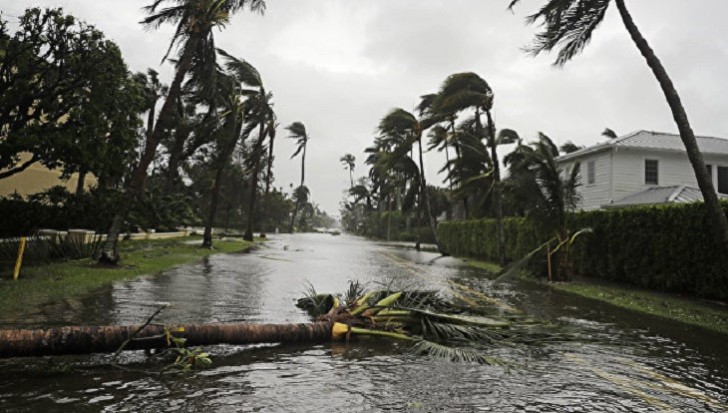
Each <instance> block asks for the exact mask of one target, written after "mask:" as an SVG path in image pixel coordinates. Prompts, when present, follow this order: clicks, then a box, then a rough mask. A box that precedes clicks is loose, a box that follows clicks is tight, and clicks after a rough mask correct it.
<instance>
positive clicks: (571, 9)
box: [509, 0, 610, 66]
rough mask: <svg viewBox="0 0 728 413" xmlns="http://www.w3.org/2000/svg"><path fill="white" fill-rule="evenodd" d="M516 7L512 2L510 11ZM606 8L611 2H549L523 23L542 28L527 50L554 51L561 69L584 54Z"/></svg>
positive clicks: (552, 0)
mask: <svg viewBox="0 0 728 413" xmlns="http://www.w3.org/2000/svg"><path fill="white" fill-rule="evenodd" d="M517 3H519V0H513V1H511V3H510V5H509V8H511V9H512V8H513V7H514V6H515V5H516V4H517ZM609 4H610V0H589V1H585V0H548V1H547V3H546V4H545V5H544V6H543V7H541V9H540V10H539V11H537V12H536V13H534V14H531V15H530V16H528V17H527V19H526V21H527V23H528V24H534V23H535V24H538V25H539V26H541V27H542V31H541V32H540V33H538V34H536V39H535V40H534V42H533V44H532V45H531V46H529V47H528V48H527V50H528V51H529V52H530V53H532V54H534V55H537V54H539V53H541V52H544V51H546V52H550V51H552V50H554V49H557V50H558V55H557V58H556V61H555V62H554V65H556V66H563V65H564V64H566V62H568V61H569V60H571V59H572V58H573V57H574V56H576V55H577V54H579V53H580V52H581V51H582V50H584V48H585V47H586V45H587V44H588V43H589V41H590V40H591V37H592V34H593V33H594V30H595V29H596V28H597V27H598V26H599V24H600V23H601V22H602V20H604V15H605V13H606V11H607V8H608V7H609Z"/></svg>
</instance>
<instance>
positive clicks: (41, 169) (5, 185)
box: [0, 154, 96, 197]
mask: <svg viewBox="0 0 728 413" xmlns="http://www.w3.org/2000/svg"><path fill="white" fill-rule="evenodd" d="M28 159H30V154H24V155H23V156H22V157H21V161H20V162H21V163H22V162H25V161H27V160H28ZM77 184H78V174H73V175H71V177H70V178H69V179H67V180H63V179H61V171H60V170H59V169H53V170H51V169H48V168H46V167H45V166H43V165H41V163H40V162H36V163H34V164H33V165H31V166H29V167H28V169H26V170H24V171H23V172H20V173H17V174H15V175H12V176H9V177H7V178H5V179H0V196H3V197H4V196H9V195H12V194H13V193H16V192H17V193H18V194H20V195H22V196H27V195H31V194H35V193H38V192H43V191H45V190H46V189H49V188H51V187H54V186H57V185H61V186H64V187H65V188H67V189H68V190H69V191H71V192H74V191H75V190H76V185H77ZM95 184H96V178H95V177H94V176H92V175H91V174H88V175H86V180H85V181H84V188H86V189H88V188H89V187H91V186H93V185H95Z"/></svg>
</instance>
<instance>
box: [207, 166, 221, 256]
mask: <svg viewBox="0 0 728 413" xmlns="http://www.w3.org/2000/svg"><path fill="white" fill-rule="evenodd" d="M225 165H226V164H225V163H221V165H220V166H218V168H217V172H216V173H215V183H214V184H213V185H212V193H211V194H210V210H209V211H208V214H207V223H206V224H205V232H204V234H203V235H202V248H212V227H213V226H214V225H215V215H217V204H218V202H219V199H220V183H221V181H222V174H223V171H224V170H225Z"/></svg>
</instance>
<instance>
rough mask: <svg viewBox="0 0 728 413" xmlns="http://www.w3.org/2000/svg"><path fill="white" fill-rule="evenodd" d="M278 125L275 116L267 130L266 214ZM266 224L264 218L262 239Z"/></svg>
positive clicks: (261, 223)
mask: <svg viewBox="0 0 728 413" xmlns="http://www.w3.org/2000/svg"><path fill="white" fill-rule="evenodd" d="M276 128H278V123H276V119H275V114H274V115H273V117H272V118H271V119H268V127H267V128H266V136H267V137H268V169H267V171H266V173H265V193H264V194H263V205H262V208H261V210H262V211H264V212H266V211H267V209H266V206H267V204H268V197H270V186H271V184H272V183H273V159H274V158H273V144H274V143H275V140H276ZM265 222H266V217H263V218H262V219H261V221H260V237H261V238H265V227H266V225H265Z"/></svg>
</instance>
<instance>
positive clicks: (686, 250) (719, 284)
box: [438, 203, 728, 300]
mask: <svg viewBox="0 0 728 413" xmlns="http://www.w3.org/2000/svg"><path fill="white" fill-rule="evenodd" d="M723 208H724V210H725V211H726V213H727V214H728V203H724V204H723ZM504 225H505V232H506V256H507V259H508V260H510V261H513V260H516V259H518V258H520V257H523V256H524V255H526V254H527V253H528V252H529V251H531V250H533V249H534V248H536V247H537V246H538V245H540V244H541V243H542V242H544V241H545V240H547V239H548V238H549V234H545V233H544V232H543V230H541V229H539V228H538V225H537V223H533V222H531V221H529V220H526V219H524V218H507V219H506V220H505V223H504ZM569 226H570V228H571V229H572V230H578V229H580V228H585V227H589V228H592V230H593V233H592V234H587V235H584V236H583V237H581V238H580V239H579V240H578V241H577V242H576V244H575V246H574V249H573V252H572V258H573V260H574V268H575V270H576V272H577V273H578V274H581V275H585V276H590V277H598V278H603V279H607V280H614V281H620V282H625V283H630V284H633V285H637V286H640V287H645V288H649V289H654V290H660V291H671V292H680V293H688V294H692V295H697V296H701V297H710V298H717V299H722V300H728V257H726V254H725V251H723V248H722V247H721V246H720V245H719V244H718V243H717V241H716V239H715V236H714V234H713V233H711V231H710V229H711V228H712V225H711V224H710V221H709V219H708V216H707V214H706V212H705V208H704V205H703V204H701V203H695V204H685V205H671V206H646V207H637V208H629V209H618V210H606V211H605V210H600V211H590V212H580V213H576V214H572V215H570V216H569ZM438 231H439V234H440V238H441V240H442V242H443V244H444V246H445V248H446V249H447V250H448V251H449V252H451V253H452V254H454V255H461V256H470V257H476V258H480V259H484V260H491V261H493V260H496V259H497V250H496V245H497V243H496V227H495V221H494V220H479V221H459V222H444V223H441V224H440V226H439V227H438ZM537 268H541V269H542V268H543V266H542V265H539V266H538V267H537Z"/></svg>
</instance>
